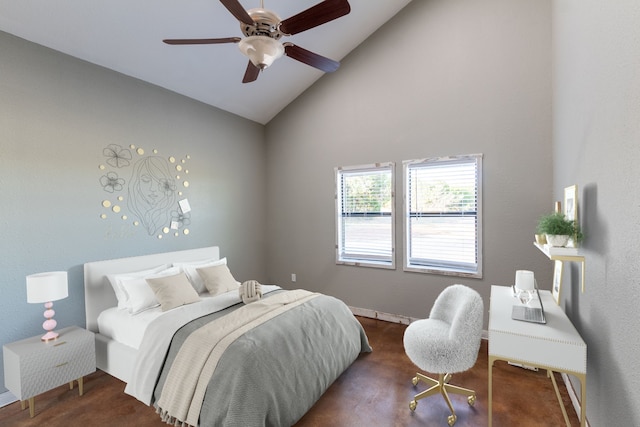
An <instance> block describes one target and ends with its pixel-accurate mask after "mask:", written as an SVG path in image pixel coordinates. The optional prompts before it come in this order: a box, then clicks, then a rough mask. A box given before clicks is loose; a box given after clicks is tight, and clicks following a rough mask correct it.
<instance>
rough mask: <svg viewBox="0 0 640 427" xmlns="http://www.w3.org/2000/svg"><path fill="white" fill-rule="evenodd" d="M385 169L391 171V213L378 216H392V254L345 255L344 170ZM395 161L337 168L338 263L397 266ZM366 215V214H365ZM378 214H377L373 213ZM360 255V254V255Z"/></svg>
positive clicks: (382, 266)
mask: <svg viewBox="0 0 640 427" xmlns="http://www.w3.org/2000/svg"><path fill="white" fill-rule="evenodd" d="M383 169H387V170H389V172H390V173H391V195H390V197H391V212H390V213H389V214H386V213H383V212H380V213H379V215H377V216H387V215H389V216H390V221H391V222H390V231H391V248H390V252H391V255H390V257H389V258H388V259H381V258H375V257H373V256H366V255H364V254H357V253H353V254H349V255H347V256H345V254H344V253H343V251H342V246H343V242H342V236H343V226H342V225H343V218H344V217H345V213H344V212H343V211H342V189H341V177H342V174H343V173H344V172H346V173H366V172H367V171H372V172H374V171H378V172H379V171H381V170H383ZM395 175H396V174H395V163H393V162H382V163H374V164H366V165H357V166H341V167H336V168H335V186H334V189H335V210H334V213H335V250H336V264H338V265H351V266H358V267H373V268H383V269H393V270H395V268H396V248H395V246H396V202H395V180H396V177H395ZM365 215H366V214H365ZM373 216H376V215H373ZM358 255H359V256H358Z"/></svg>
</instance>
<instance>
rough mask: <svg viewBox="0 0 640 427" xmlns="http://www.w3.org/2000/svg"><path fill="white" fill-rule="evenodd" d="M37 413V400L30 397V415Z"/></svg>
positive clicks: (31, 416)
mask: <svg viewBox="0 0 640 427" xmlns="http://www.w3.org/2000/svg"><path fill="white" fill-rule="evenodd" d="M35 414H36V402H35V398H33V397H30V398H29V417H30V418H33V417H34V416H35Z"/></svg>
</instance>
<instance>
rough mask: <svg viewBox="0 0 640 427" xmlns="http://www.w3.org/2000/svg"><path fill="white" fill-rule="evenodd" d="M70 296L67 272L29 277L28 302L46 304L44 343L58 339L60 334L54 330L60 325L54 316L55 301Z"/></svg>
mask: <svg viewBox="0 0 640 427" xmlns="http://www.w3.org/2000/svg"><path fill="white" fill-rule="evenodd" d="M68 296H69V290H68V286H67V272H66V271H52V272H49V273H38V274H31V275H29V276H27V302H28V303H45V304H44V307H45V311H44V317H45V318H46V319H47V320H45V321H44V323H43V324H42V327H43V328H44V330H45V331H47V333H46V334H44V335H43V336H42V338H41V339H42V341H49V340H52V339H56V338H57V337H58V333H57V332H54V331H53V329H54V328H55V327H56V325H57V324H58V323H57V322H56V321H55V320H54V319H53V316H54V315H55V314H56V312H55V311H53V309H52V307H53V301H57V300H61V299H63V298H66V297H68Z"/></svg>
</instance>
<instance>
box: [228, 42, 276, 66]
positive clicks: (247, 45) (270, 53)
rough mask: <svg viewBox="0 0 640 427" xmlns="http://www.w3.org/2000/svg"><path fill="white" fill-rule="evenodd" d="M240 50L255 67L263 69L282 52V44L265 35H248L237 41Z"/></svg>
mask: <svg viewBox="0 0 640 427" xmlns="http://www.w3.org/2000/svg"><path fill="white" fill-rule="evenodd" d="M238 47H239V48H240V51H241V52H242V53H243V54H245V56H247V57H248V58H249V60H250V61H251V62H252V63H253V65H255V66H256V67H258V68H260V69H261V70H264V69H265V68H267V67H268V66H270V65H271V64H273V61H275V60H276V59H278V58H280V57H281V56H282V55H283V54H284V46H282V43H280V42H279V41H278V40H275V39H272V38H271V37H267V36H249V37H245V38H244V39H242V40H240V42H239V43H238Z"/></svg>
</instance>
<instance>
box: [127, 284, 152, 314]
mask: <svg viewBox="0 0 640 427" xmlns="http://www.w3.org/2000/svg"><path fill="white" fill-rule="evenodd" d="M122 285H123V286H124V288H125V290H126V292H127V294H129V299H128V300H127V306H126V309H127V311H128V312H129V314H138V313H140V312H142V311H145V310H147V309H150V308H153V307H157V306H158V305H160V303H159V302H158V299H157V298H156V295H155V294H154V293H153V291H152V290H151V288H150V287H149V284H148V283H147V281H146V279H145V278H144V277H135V278H132V279H123V280H122Z"/></svg>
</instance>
